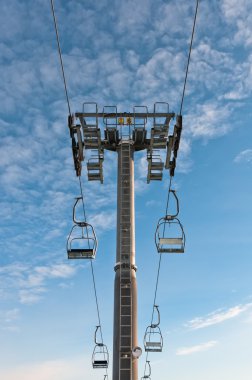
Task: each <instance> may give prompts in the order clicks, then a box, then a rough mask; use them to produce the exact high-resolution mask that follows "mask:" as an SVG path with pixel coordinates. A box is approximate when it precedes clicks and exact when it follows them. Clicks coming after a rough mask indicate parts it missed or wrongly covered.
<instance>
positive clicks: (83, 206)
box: [79, 176, 108, 379]
mask: <svg viewBox="0 0 252 380" xmlns="http://www.w3.org/2000/svg"><path fill="white" fill-rule="evenodd" d="M79 184H80V193H81V197H82V209H83V216H84V221H85V222H86V220H87V217H86V208H85V202H84V193H83V187H82V182H81V176H79ZM87 236H88V230H87ZM90 266H91V273H92V281H93V287H94V294H95V303H96V311H97V318H98V324H99V326H100V334H101V343H102V345H104V341H103V334H102V325H101V316H100V309H99V303H98V296H97V287H96V281H95V274H94V266H93V261H92V259H90ZM104 356H105V354H104ZM105 372H106V376H107V379H108V370H107V368H106V371H105Z"/></svg>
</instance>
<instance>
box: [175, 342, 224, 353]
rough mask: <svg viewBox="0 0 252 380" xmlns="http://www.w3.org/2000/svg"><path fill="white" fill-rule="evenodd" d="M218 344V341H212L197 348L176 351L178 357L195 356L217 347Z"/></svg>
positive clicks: (184, 348)
mask: <svg viewBox="0 0 252 380" xmlns="http://www.w3.org/2000/svg"><path fill="white" fill-rule="evenodd" d="M217 344H218V342H217V341H216V340H211V341H210V342H207V343H202V344H199V345H197V346H190V347H182V348H178V349H177V351H176V355H179V356H182V355H191V354H195V353H196V352H203V351H207V350H209V349H210V348H213V347H215V346H216V345H217Z"/></svg>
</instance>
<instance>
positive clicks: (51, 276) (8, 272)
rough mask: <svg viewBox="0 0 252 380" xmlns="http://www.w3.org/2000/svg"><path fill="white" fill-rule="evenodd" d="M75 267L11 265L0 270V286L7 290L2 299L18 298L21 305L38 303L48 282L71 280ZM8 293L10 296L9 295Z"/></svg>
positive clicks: (46, 290)
mask: <svg viewBox="0 0 252 380" xmlns="http://www.w3.org/2000/svg"><path fill="white" fill-rule="evenodd" d="M77 270H78V268H77V267H73V266H71V265H67V264H52V265H48V266H45V265H44V266H35V267H33V266H32V265H22V264H20V263H13V264H11V265H7V266H3V267H2V268H1V269H0V285H1V287H3V288H6V289H7V292H5V293H4V294H3V296H2V298H3V297H4V298H6V297H7V298H8V297H12V298H13V293H14V294H16V295H17V296H18V300H19V302H20V303H21V304H34V303H37V302H39V301H40V300H41V299H42V298H43V297H44V294H45V293H46V292H48V285H49V281H51V280H60V281H62V279H70V278H72V277H73V276H74V275H75V273H76V271H77ZM9 293H10V294H9Z"/></svg>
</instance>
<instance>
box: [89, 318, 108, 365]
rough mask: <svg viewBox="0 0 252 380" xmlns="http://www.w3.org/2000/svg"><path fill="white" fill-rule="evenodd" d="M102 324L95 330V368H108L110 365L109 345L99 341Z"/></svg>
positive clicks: (93, 362)
mask: <svg viewBox="0 0 252 380" xmlns="http://www.w3.org/2000/svg"><path fill="white" fill-rule="evenodd" d="M100 328H101V326H96V330H95V339H94V341H95V347H94V351H93V355H92V365H93V368H108V365H109V354H108V349H107V346H106V345H105V344H104V343H100V342H98V341H97V331H98V330H99V329H100Z"/></svg>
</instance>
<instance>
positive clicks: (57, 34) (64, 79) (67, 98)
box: [51, 0, 108, 379]
mask: <svg viewBox="0 0 252 380" xmlns="http://www.w3.org/2000/svg"><path fill="white" fill-rule="evenodd" d="M51 8H52V15H53V20H54V27H55V33H56V39H57V45H58V53H59V58H60V65H61V71H62V78H63V82H64V88H65V95H66V101H67V106H68V112H69V115H71V107H70V100H69V96H68V91H67V83H66V76H65V70H64V64H63V59H62V53H61V48H60V39H59V32H58V27H57V19H56V15H55V9H54V3H53V0H51ZM79 185H80V192H81V197H82V209H83V216H84V221H85V222H86V220H87V218H86V209H85V203H84V194H83V188H82V183H81V176H79ZM86 231H87V236H88V230H87V227H86ZM90 264H91V273H92V281H93V287H94V294H95V302H96V310H97V317H98V323H99V327H100V334H101V342H102V345H104V343H103V334H102V326H101V317H100V309H99V304H98V296H97V287H96V282H95V274H94V267H93V262H92V260H91V259H90ZM104 355H105V354H104ZM105 372H106V375H105V378H106V379H108V370H107V368H106V371H105Z"/></svg>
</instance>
